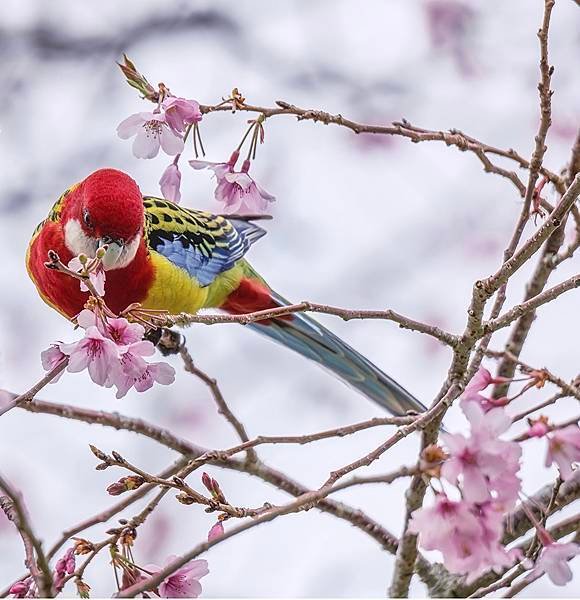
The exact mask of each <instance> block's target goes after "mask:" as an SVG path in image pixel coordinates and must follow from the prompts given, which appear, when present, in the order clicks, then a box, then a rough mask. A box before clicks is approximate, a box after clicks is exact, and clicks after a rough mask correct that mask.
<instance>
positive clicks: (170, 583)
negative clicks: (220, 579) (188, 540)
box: [145, 556, 209, 598]
mask: <svg viewBox="0 0 580 600" xmlns="http://www.w3.org/2000/svg"><path fill="white" fill-rule="evenodd" d="M176 558H177V556H169V557H168V558H167V559H166V560H165V563H164V565H163V567H166V566H167V565H169V564H171V563H172V562H173V561H174V560H175V559H176ZM145 569H146V570H147V571H148V572H150V573H151V574H152V575H154V574H156V573H159V571H161V569H162V567H158V566H157V565H147V566H146V567H145ZM208 573H209V569H208V568H207V560H203V559H201V560H192V561H190V562H188V563H187V564H185V565H183V567H181V568H180V569H177V571H175V572H174V573H173V574H171V575H169V576H168V577H167V578H166V579H164V580H163V581H162V582H161V583H160V584H159V595H160V596H161V597H162V598H197V597H198V596H199V595H200V594H201V589H202V588H201V583H200V582H199V580H200V579H201V578H202V577H204V576H205V575H207V574H208Z"/></svg>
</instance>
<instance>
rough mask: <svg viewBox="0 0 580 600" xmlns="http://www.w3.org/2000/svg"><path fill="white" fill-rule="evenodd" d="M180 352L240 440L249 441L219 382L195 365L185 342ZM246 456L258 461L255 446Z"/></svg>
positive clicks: (187, 367) (190, 370) (247, 450)
mask: <svg viewBox="0 0 580 600" xmlns="http://www.w3.org/2000/svg"><path fill="white" fill-rule="evenodd" d="M179 354H180V356H181V358H182V360H183V366H184V368H185V370H186V371H187V372H189V373H191V374H192V375H195V376H196V377H198V378H199V379H201V380H202V381H203V382H204V383H205V384H206V385H207V386H208V387H209V389H210V391H211V394H212V396H213V399H214V400H215V403H216V404H217V407H218V412H219V414H220V415H223V416H224V417H225V419H226V421H228V423H230V425H231V426H232V427H233V428H234V429H235V431H236V433H237V434H238V437H239V438H240V440H242V442H248V441H249V437H248V434H247V432H246V428H245V427H244V425H243V424H242V422H241V421H240V420H239V419H238V418H237V417H236V416H235V415H234V413H233V412H232V411H231V409H230V407H229V406H228V403H227V402H226V400H225V398H224V396H223V394H222V392H221V390H220V388H219V386H218V384H217V381H216V380H215V379H213V378H212V377H210V376H209V375H208V374H207V373H205V372H204V371H202V370H201V369H199V368H198V367H196V366H195V364H194V362H193V358H192V356H191V354H190V353H189V350H188V349H187V347H186V345H185V343H182V344H181V345H180V347H179ZM246 456H247V459H248V460H249V461H250V462H256V461H257V460H258V455H257V454H256V451H255V450H254V449H253V447H250V446H248V447H247V449H246Z"/></svg>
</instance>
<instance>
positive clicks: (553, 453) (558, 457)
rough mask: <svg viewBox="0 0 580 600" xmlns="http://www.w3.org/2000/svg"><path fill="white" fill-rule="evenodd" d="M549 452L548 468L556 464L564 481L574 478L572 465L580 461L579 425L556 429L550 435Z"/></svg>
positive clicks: (547, 457)
mask: <svg viewBox="0 0 580 600" xmlns="http://www.w3.org/2000/svg"><path fill="white" fill-rule="evenodd" d="M547 437H548V440H549V441H548V452H547V454H546V467H549V466H550V465H551V464H553V463H556V464H557V465H558V468H559V469H560V475H561V477H562V479H563V480H564V481H566V480H567V479H570V477H572V475H573V473H574V471H573V469H572V463H575V462H578V461H580V428H579V427H578V425H568V427H564V428H563V429H556V430H555V431H554V432H553V433H552V434H550V435H548V436H547Z"/></svg>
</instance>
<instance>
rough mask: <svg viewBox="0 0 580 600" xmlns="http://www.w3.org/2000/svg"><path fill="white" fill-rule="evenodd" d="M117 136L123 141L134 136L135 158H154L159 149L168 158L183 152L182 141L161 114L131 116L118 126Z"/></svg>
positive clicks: (149, 113)
mask: <svg viewBox="0 0 580 600" xmlns="http://www.w3.org/2000/svg"><path fill="white" fill-rule="evenodd" d="M117 135H118V136H119V137H120V138H121V139H123V140H127V139H129V138H132V137H134V136H135V140H134V141H133V155H134V156H135V157H136V158H154V157H155V156H157V154H158V153H159V148H160V147H161V149H162V150H163V152H165V153H166V154H169V155H170V156H175V155H176V154H179V153H180V152H182V151H183V139H182V138H181V136H180V135H178V134H176V133H175V132H174V131H173V130H172V129H171V127H170V126H169V124H168V123H167V121H166V117H165V115H164V114H162V113H152V112H140V113H136V114H134V115H131V116H130V117H127V118H126V119H125V120H124V121H122V122H121V123H120V124H119V126H118V127H117Z"/></svg>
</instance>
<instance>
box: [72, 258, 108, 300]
mask: <svg viewBox="0 0 580 600" xmlns="http://www.w3.org/2000/svg"><path fill="white" fill-rule="evenodd" d="M67 266H68V268H69V269H70V270H71V271H75V272H76V273H80V272H81V271H83V270H84V265H83V263H82V262H81V259H80V258H79V257H78V256H75V257H74V258H71V260H70V261H69V263H68V265H67ZM89 281H90V282H91V283H92V285H93V288H94V290H95V292H97V294H98V295H99V296H101V297H102V296H104V295H105V282H106V276H105V270H104V269H103V268H102V267H97V268H96V269H95V270H93V271H91V272H90V273H89ZM80 286H81V292H88V291H89V288H88V286H87V284H86V283H85V282H84V281H81V282H80Z"/></svg>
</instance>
